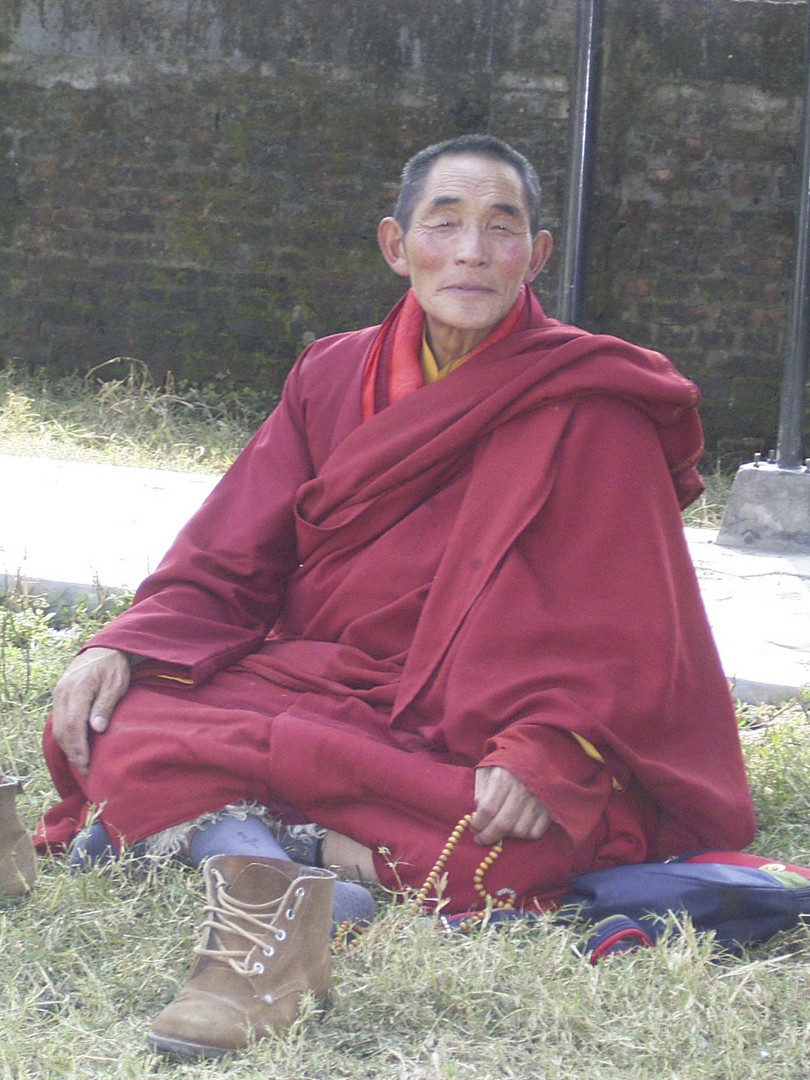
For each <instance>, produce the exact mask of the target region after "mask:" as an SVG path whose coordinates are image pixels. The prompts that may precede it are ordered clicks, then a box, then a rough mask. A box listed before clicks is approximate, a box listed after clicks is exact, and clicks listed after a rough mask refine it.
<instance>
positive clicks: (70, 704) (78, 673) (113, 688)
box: [52, 648, 131, 774]
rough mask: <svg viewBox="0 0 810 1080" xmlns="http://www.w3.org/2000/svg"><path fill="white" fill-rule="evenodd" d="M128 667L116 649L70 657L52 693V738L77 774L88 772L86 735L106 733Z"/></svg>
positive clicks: (125, 682)
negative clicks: (71, 659) (68, 664)
mask: <svg viewBox="0 0 810 1080" xmlns="http://www.w3.org/2000/svg"><path fill="white" fill-rule="evenodd" d="M130 671H131V665H130V660H129V657H128V656H127V654H126V653H123V652H119V651H118V650H117V649H99V648H95V649H87V650H86V651H85V652H83V653H79V655H78V656H76V657H74V659H73V661H72V662H71V664H70V666H69V667H68V668H67V670H66V671H65V673H64V675H63V676H62V678H61V679H60V680H59V682H58V683H57V684H56V686H55V687H54V689H53V715H52V724H53V736H54V739H56V742H57V744H58V745H59V746H60V747H61V749H62V751H63V753H64V754H65V757H66V758H67V759H68V761H69V762H70V764H71V765H72V766H73V767H74V768H75V769H76V770H77V771H78V772H80V773H84V774H86V773H87V771H88V769H89V768H90V737H89V731H90V730H92V731H95V732H97V733H99V734H101V733H102V732H104V731H106V730H107V728H108V727H109V724H110V719H111V718H112V714H113V710H114V709H115V706H116V705H117V704H118V702H119V701H120V700H121V698H122V697H123V696H124V694H125V693H126V692H127V690H128V689H129V677H130Z"/></svg>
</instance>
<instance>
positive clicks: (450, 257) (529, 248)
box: [380, 154, 551, 363]
mask: <svg viewBox="0 0 810 1080" xmlns="http://www.w3.org/2000/svg"><path fill="white" fill-rule="evenodd" d="M380 245H381V247H382V250H383V254H384V256H385V257H386V260H387V261H388V263H389V265H390V266H391V267H392V269H393V270H394V271H395V272H396V273H397V274H399V275H400V276H402V277H409V278H410V281H411V286H412V288H413V291H414V293H415V295H416V299H417V300H418V301H419V303H420V304H421V306H422V307H423V308H424V311H425V315H426V319H427V328H428V335H429V338H430V341H431V345H433V346H434V349H435V348H436V347H437V346H438V347H439V348H440V349H441V345H442V343H446V344H448V345H450V346H451V351H453V350H456V351H457V349H458V348H461V347H463V348H464V351H469V350H470V349H472V348H474V347H475V345H476V344H477V343H478V342H479V341H482V340H483V339H484V338H485V337H486V336H487V334H488V333H489V332H490V330H492V328H493V327H494V326H496V325H497V323H499V322H500V320H501V319H502V318H503V317H504V316H505V315H506V314H507V313H508V312H509V310H510V309H511V307H512V305H513V304H514V303H515V300H516V299H517V297H518V294H519V293H520V289H521V287H522V285H523V283H524V282H527V281H531V280H532V279H533V278H534V277H535V276H536V275H537V274H538V273H539V271H540V269H541V268H542V266H543V264H544V263H545V261H546V259H547V258H548V255H549V252H550V249H551V237H550V236H549V234H548V233H546V232H540V233H539V234H538V236H537V237H532V235H531V229H530V225H529V211H528V207H527V204H526V196H525V193H524V190H523V184H522V182H521V179H520V176H519V174H518V172H517V171H516V170H515V169H514V168H512V166H511V165H507V164H506V163H504V162H500V161H493V160H491V159H489V158H484V157H478V156H476V155H474V154H464V155H460V154H452V155H451V154H447V155H444V156H442V157H440V158H438V159H437V161H436V162H435V163H434V164H433V166H432V168H431V169H430V171H429V173H428V174H427V177H426V178H425V183H424V187H423V189H422V192H421V195H420V197H419V199H418V201H417V203H416V206H415V207H414V211H413V215H412V217H411V223H410V225H409V227H408V231H407V233H405V234H404V235H403V234H402V231H401V229H400V228H399V225H398V224H397V223H396V222H395V221H394V219H393V218H386V219H385V221H384V222H382V223H381V226H380ZM459 355H462V354H461V353H459ZM452 358H453V357H450V359H452ZM437 359H438V357H437ZM446 359H447V358H445V361H446ZM440 363H441V360H440Z"/></svg>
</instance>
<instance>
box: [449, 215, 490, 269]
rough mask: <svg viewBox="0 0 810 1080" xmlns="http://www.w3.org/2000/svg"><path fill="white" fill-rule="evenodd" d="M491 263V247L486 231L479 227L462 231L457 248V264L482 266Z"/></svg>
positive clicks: (472, 226) (470, 226) (471, 226)
mask: <svg viewBox="0 0 810 1080" xmlns="http://www.w3.org/2000/svg"><path fill="white" fill-rule="evenodd" d="M488 261H489V246H488V244H487V238H486V235H485V233H484V231H483V230H482V229H480V228H478V226H477V225H468V226H467V227H466V228H464V229H461V230H460V231H459V235H458V246H457V247H456V262H459V263H464V264H466V265H469V266H481V265H484V264H486V263H487V262H488Z"/></svg>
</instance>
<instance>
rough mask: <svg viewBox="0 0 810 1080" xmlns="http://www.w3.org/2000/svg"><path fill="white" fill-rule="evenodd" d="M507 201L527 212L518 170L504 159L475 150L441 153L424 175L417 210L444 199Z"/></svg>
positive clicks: (442, 201) (443, 202) (445, 200)
mask: <svg viewBox="0 0 810 1080" xmlns="http://www.w3.org/2000/svg"><path fill="white" fill-rule="evenodd" d="M451 201H452V202H459V203H465V202H483V203H485V204H492V203H508V204H513V205H516V206H518V207H519V208H520V209H521V210H522V211H523V212H524V213H525V214H527V216H528V204H527V200H526V193H525V191H524V188H523V181H522V180H521V178H520V173H519V172H518V171H517V169H515V168H514V167H513V166H512V165H509V164H507V163H506V162H505V161H496V160H493V159H492V158H487V157H479V156H478V155H477V154H443V155H442V156H441V157H439V158H437V159H436V161H435V162H434V163H433V165H432V166H431V168H430V170H429V171H428V174H427V176H426V177H425V182H424V184H423V186H422V191H421V193H420V195H419V199H418V200H417V204H416V208H417V210H425V209H428V208H429V207H430V206H433V205H437V204H440V205H441V204H445V203H448V202H451Z"/></svg>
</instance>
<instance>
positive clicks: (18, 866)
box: [0, 772, 36, 904]
mask: <svg viewBox="0 0 810 1080" xmlns="http://www.w3.org/2000/svg"><path fill="white" fill-rule="evenodd" d="M21 790H22V785H21V784H20V781H19V780H17V779H16V778H15V777H13V776H5V775H3V773H2V772H0V904H2V903H4V902H6V903H7V902H9V901H12V902H13V901H17V900H20V899H22V897H24V896H25V895H26V894H27V893H29V892H30V891H31V889H32V887H33V885H34V879H35V878H36V857H35V854H34V845H33V844H32V842H31V836H30V834H29V832H28V830H27V829H26V828H25V826H24V825H23V823H22V822H21V821H20V817H19V814H18V813H17V803H16V798H17V795H18V794H19V792H20V791H21Z"/></svg>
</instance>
